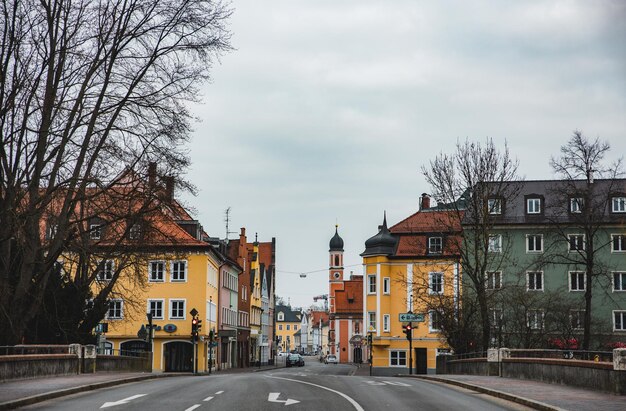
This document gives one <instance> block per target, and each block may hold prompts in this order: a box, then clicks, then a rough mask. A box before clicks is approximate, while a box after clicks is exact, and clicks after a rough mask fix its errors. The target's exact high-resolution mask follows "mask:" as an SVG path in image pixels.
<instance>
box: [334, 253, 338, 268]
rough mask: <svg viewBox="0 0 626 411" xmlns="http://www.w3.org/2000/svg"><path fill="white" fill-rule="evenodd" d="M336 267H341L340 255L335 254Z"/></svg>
mask: <svg viewBox="0 0 626 411" xmlns="http://www.w3.org/2000/svg"><path fill="white" fill-rule="evenodd" d="M335 267H339V256H338V255H335Z"/></svg>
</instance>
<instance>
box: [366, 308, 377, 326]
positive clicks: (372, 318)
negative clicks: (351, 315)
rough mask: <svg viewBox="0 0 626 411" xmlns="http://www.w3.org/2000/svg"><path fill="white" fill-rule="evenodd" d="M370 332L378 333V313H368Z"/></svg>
mask: <svg viewBox="0 0 626 411" xmlns="http://www.w3.org/2000/svg"><path fill="white" fill-rule="evenodd" d="M367 324H368V331H376V312H374V311H370V312H368V313H367Z"/></svg>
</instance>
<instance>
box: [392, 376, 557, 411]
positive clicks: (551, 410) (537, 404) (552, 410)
mask: <svg viewBox="0 0 626 411" xmlns="http://www.w3.org/2000/svg"><path fill="white" fill-rule="evenodd" d="M398 377H405V378H418V379H420V380H425V381H437V382H441V383H444V384H450V385H456V386H459V387H461V388H466V389H468V390H472V391H477V392H480V393H483V394H487V395H491V396H492V397H497V398H501V399H503V400H507V401H512V402H516V403H518V404H522V405H525V406H527V407H531V408H534V409H536V410H541V411H567V410H565V409H563V408H560V407H555V406H553V405H549V404H546V403H545V402H541V401H535V400H531V399H529V398H525V397H520V396H517V395H513V394H509V393H508V392H503V391H498V390H494V389H491V388H485V387H481V386H480V385H474V384H468V383H465V382H462V381H456V380H453V379H448V378H438V377H425V376H419V375H411V376H409V375H398Z"/></svg>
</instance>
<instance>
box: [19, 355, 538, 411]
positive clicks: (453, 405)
mask: <svg viewBox="0 0 626 411" xmlns="http://www.w3.org/2000/svg"><path fill="white" fill-rule="evenodd" d="M306 362H307V364H306V365H305V366H304V367H294V368H282V369H277V370H275V371H265V372H256V373H233V374H228V373H219V374H214V375H212V376H185V377H176V378H162V379H156V380H148V381H143V382H138V383H132V384H126V385H121V386H116V387H112V388H108V389H102V390H97V391H90V392H86V393H81V394H76V395H73V396H69V397H63V398H59V399H56V400H50V401H46V402H43V403H39V404H36V405H33V406H29V407H25V408H23V409H27V410H99V409H104V410H107V409H108V410H112V411H118V410H133V411H137V410H147V411H160V410H167V411H170V410H172V411H193V410H198V411H203V410H207V411H208V410H218V409H219V410H255V411H256V410H285V411H299V410H311V411H313V410H316V411H317V410H355V411H365V410H367V411H377V410H384V409H389V410H394V411H396V410H442V411H444V410H445V411H451V410H481V411H483V410H527V409H528V408H525V407H523V406H520V405H518V404H514V403H510V402H507V401H503V400H499V399H495V398H493V397H489V396H487V395H484V394H478V393H476V392H473V391H468V390H463V389H459V388H453V387H450V386H447V385H443V384H437V383H431V382H425V381H422V380H414V379H408V378H393V377H389V378H386V377H358V376H350V375H349V374H350V373H351V371H353V367H352V366H347V365H336V364H328V365H326V364H321V363H319V362H318V361H317V359H315V358H313V357H309V358H307V359H306Z"/></svg>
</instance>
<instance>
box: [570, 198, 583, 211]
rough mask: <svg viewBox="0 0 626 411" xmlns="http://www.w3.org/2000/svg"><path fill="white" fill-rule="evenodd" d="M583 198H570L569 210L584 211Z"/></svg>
mask: <svg viewBox="0 0 626 411" xmlns="http://www.w3.org/2000/svg"><path fill="white" fill-rule="evenodd" d="M583 204H584V203H583V199H582V198H580V197H576V198H570V199H569V211H570V213H572V214H579V213H582V211H583Z"/></svg>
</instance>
